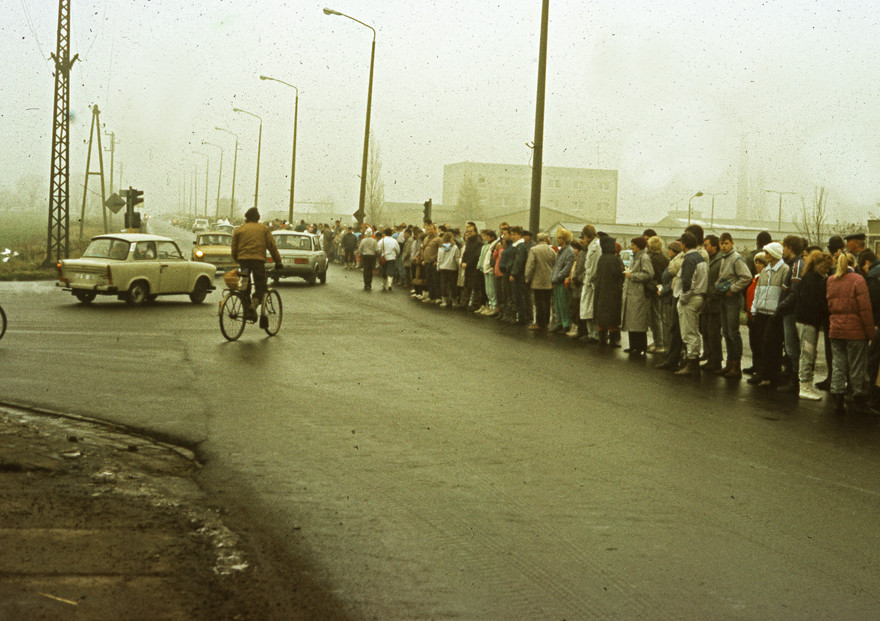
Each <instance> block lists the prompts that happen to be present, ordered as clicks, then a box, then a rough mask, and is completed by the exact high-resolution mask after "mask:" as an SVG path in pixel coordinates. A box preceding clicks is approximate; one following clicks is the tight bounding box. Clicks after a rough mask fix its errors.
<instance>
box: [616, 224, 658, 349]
mask: <svg viewBox="0 0 880 621" xmlns="http://www.w3.org/2000/svg"><path fill="white" fill-rule="evenodd" d="M647 246H648V242H647V240H646V239H645V238H644V237H633V238H632V240H631V243H630V248H631V249H632V252H633V256H632V260H631V261H630V264H629V269H628V270H626V271H625V272H624V277H625V281H624V283H623V306H622V309H621V315H622V318H623V321H622V323H621V326H620V328H621V330H626V331H627V332H628V333H629V347H628V348H627V349H626V350H625V351H626V352H627V353H628V354H630V355H632V356H643V355H644V354H645V352H646V351H647V350H648V328H649V327H650V325H651V299H650V298H649V297H648V288H650V289H653V284H652V281H653V279H654V264H653V263H652V262H651V257H650V256H648V253H647V251H646V250H645V248H646V247H647Z"/></svg>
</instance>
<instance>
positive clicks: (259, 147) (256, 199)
mask: <svg viewBox="0 0 880 621" xmlns="http://www.w3.org/2000/svg"><path fill="white" fill-rule="evenodd" d="M232 111H233V112H243V113H244V114H249V115H251V116H252V117H254V118H256V119H259V120H260V134H259V137H258V138H257V183H256V185H255V186H254V208H256V207H257V204H258V203H259V201H260V153H261V151H262V148H263V117H261V116H258V115H256V114H254V113H253V112H248V111H247V110H242V109H241V108H233V109H232Z"/></svg>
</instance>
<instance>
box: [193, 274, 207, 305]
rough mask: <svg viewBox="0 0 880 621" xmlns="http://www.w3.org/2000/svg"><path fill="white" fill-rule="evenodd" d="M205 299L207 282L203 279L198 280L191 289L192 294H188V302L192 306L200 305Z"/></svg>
mask: <svg viewBox="0 0 880 621" xmlns="http://www.w3.org/2000/svg"><path fill="white" fill-rule="evenodd" d="M206 297H208V281H206V280H205V279H204V278H199V279H198V280H197V281H196V286H195V287H193V290H192V293H190V294H189V301H190V302H192V303H193V304H201V303H202V302H204V301H205V298H206Z"/></svg>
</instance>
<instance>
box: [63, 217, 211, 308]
mask: <svg viewBox="0 0 880 621" xmlns="http://www.w3.org/2000/svg"><path fill="white" fill-rule="evenodd" d="M215 272H216V267H215V266H214V265H213V264H211V263H196V262H194V261H187V260H186V259H185V258H184V256H183V253H181V252H180V248H178V246H177V244H176V243H175V242H174V240H172V239H169V238H168V237H160V236H158V235H142V234H136V233H132V234H123V233H120V234H105V235H98V236H96V237H93V238H92V242H91V243H90V244H89V247H88V248H86V251H85V252H84V253H83V255H82V257H81V258H79V259H63V260H61V261H59V262H58V283H57V286H59V287H61V288H63V289H64V290H65V291H70V292H71V293H72V294H73V295H74V297H75V298H76V299H77V300H79V301H80V302H82V303H83V304H88V303H90V302H92V301H93V300H94V299H95V297H97V296H99V295H115V296H117V297H118V298H119V299H120V300H125V301H126V302H128V303H129V304H133V305H136V306H138V305H141V304H145V303H147V302H150V301H152V300H155V299H156V298H157V297H158V296H160V295H180V294H185V295H188V296H189V299H190V300H191V301H192V302H193V303H194V304H201V303H202V302H204V300H205V297H206V296H207V295H208V293H209V292H211V291H213V290H214V284H213V282H214V280H213V279H214V273H215Z"/></svg>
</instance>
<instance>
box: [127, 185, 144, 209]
mask: <svg viewBox="0 0 880 621" xmlns="http://www.w3.org/2000/svg"><path fill="white" fill-rule="evenodd" d="M143 197H144V191H143V190H133V189H132V188H129V189H128V199H129V200H130V201H131V207H132V209H134V208H135V207H137V206H138V205H139V204H140V203H143V202H144V198H143Z"/></svg>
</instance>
